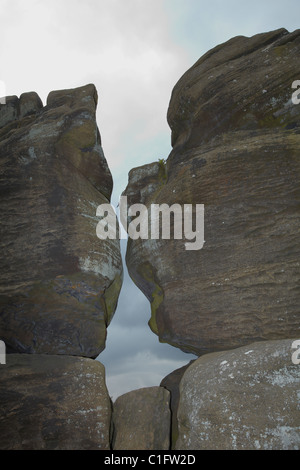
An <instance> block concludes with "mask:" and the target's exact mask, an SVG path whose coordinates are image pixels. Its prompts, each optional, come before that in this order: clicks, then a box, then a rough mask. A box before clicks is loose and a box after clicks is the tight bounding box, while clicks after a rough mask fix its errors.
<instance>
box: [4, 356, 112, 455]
mask: <svg viewBox="0 0 300 470" xmlns="http://www.w3.org/2000/svg"><path fill="white" fill-rule="evenodd" d="M110 423H111V403H110V398H109V395H108V393H107V389H106V385H105V371H104V367H103V365H102V364H101V363H100V362H98V361H94V360H92V359H87V358H79V357H68V356H47V355H37V354H9V355H8V356H7V363H6V365H5V366H1V381H0V437H1V439H0V449H1V450H99V449H101V450H109V449H110V441H109V440H110Z"/></svg>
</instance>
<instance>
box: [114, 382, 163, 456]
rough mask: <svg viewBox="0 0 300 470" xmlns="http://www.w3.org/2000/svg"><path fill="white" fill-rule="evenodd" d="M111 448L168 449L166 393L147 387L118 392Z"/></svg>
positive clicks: (160, 388)
mask: <svg viewBox="0 0 300 470" xmlns="http://www.w3.org/2000/svg"><path fill="white" fill-rule="evenodd" d="M113 426H114V432H113V442H112V448H113V450H168V449H169V448H170V428H171V412H170V394H169V392H168V390H165V389H164V388H162V387H148V388H141V389H138V390H133V391H131V392H128V393H125V394H124V395H121V396H120V397H119V398H117V400H116V401H115V403H114V405H113Z"/></svg>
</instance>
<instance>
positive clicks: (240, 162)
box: [124, 29, 300, 355]
mask: <svg viewBox="0 0 300 470" xmlns="http://www.w3.org/2000/svg"><path fill="white" fill-rule="evenodd" d="M299 52H300V31H299V30H297V31H295V32H294V33H288V32H287V31H286V30H284V29H280V30H277V31H273V32H270V33H264V34H259V35H256V36H254V37H252V38H246V37H236V38H233V39H231V40H230V41H227V42H226V43H225V44H222V45H220V46H217V47H215V48H214V49H212V50H211V51H209V52H207V53H206V54H205V55H204V56H203V57H202V58H201V59H199V61H198V62H197V63H196V64H195V65H194V66H193V67H192V68H191V69H190V70H188V71H187V72H186V73H185V74H184V75H183V77H182V78H181V79H180V80H179V81H178V83H177V84H176V86H175V88H174V90H173V93H172V97H171V101H170V105H169V110H168V122H169V125H170V127H171V130H172V144H173V150H172V152H171V153H170V155H169V157H168V159H167V161H166V163H165V164H164V162H163V161H159V162H155V163H153V164H149V165H145V166H143V167H140V168H136V169H133V170H131V172H130V174H129V182H128V186H127V188H126V190H125V191H124V195H126V196H127V198H128V205H129V206H130V205H131V204H133V203H136V202H140V203H143V204H145V205H146V206H147V208H150V206H151V204H168V205H169V206H172V205H173V204H175V203H177V204H180V205H181V207H183V205H184V204H192V205H193V207H194V208H195V205H196V204H204V207H205V229H204V230H205V244H204V247H203V248H202V249H201V250H191V251H187V250H186V249H185V242H186V240H185V239H182V240H175V239H171V240H163V239H159V240H151V239H150V238H149V239H148V240H141V239H138V240H129V243H128V248H127V256H126V261H127V266H128V269H129V273H130V275H131V277H132V279H133V280H134V282H135V283H136V284H137V285H138V287H139V288H140V289H141V290H142V291H143V292H144V294H145V295H146V296H147V297H148V299H149V300H150V302H151V305H152V317H151V320H150V326H151V328H152V330H153V331H154V332H155V333H156V334H157V335H158V336H159V338H160V340H161V341H162V342H168V343H170V344H172V345H174V346H177V347H179V348H181V349H182V350H183V351H187V352H192V353H194V354H196V355H201V354H204V353H208V352H213V351H222V350H227V349H231V348H237V347H240V346H242V345H246V344H249V343H251V342H254V341H259V340H275V339H284V338H294V337H297V336H299V305H300V275H299V274H300V267H299V259H300V246H299V201H300V176H299V175H300V159H299V153H300V140H299V127H300V106H299V105H298V106H297V105H295V104H294V103H293V101H292V99H291V98H292V93H293V89H292V83H293V81H295V80H297V79H299V61H297V60H295V57H298V56H299ZM149 212H150V211H149Z"/></svg>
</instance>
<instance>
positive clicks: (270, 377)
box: [175, 340, 300, 450]
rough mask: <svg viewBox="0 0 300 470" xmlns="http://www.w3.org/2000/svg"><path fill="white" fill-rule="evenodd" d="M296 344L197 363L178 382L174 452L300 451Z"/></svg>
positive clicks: (258, 346) (258, 347)
mask: <svg viewBox="0 0 300 470" xmlns="http://www.w3.org/2000/svg"><path fill="white" fill-rule="evenodd" d="M294 354H295V349H294V348H293V341H292V340H282V341H266V342H264V341H263V342H259V343H253V344H251V345H248V346H244V347H242V348H238V349H236V350H231V351H225V352H217V353H211V354H206V355H204V356H202V357H201V358H199V359H197V360H196V361H195V362H194V363H193V364H192V365H191V366H190V367H189V368H188V369H187V371H186V372H185V374H184V375H183V378H182V380H181V382H180V402H179V409H178V415H177V418H178V428H179V437H178V440H177V443H176V446H175V449H176V450H187V449H188V450H199V449H201V450H259V449H261V450H299V449H300V412H299V380H300V366H299V364H296V363H294V362H297V361H293V355H294Z"/></svg>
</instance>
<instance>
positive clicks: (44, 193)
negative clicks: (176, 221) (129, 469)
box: [0, 85, 122, 450]
mask: <svg viewBox="0 0 300 470" xmlns="http://www.w3.org/2000/svg"><path fill="white" fill-rule="evenodd" d="M96 107H97V92H96V89H95V87H94V85H87V86H83V87H81V88H76V89H72V90H62V91H54V92H51V93H50V94H49V96H48V99H47V105H46V106H43V104H42V102H41V100H40V98H39V97H38V95H37V94H36V93H24V94H23V95H21V96H20V98H17V97H16V96H13V97H7V98H6V103H5V104H3V105H1V106H0V169H1V173H0V188H1V200H0V206H1V221H0V224H1V242H0V251H1V257H0V259H1V261H0V263H1V269H0V272H1V274H0V339H1V340H2V341H3V342H4V343H5V345H6V352H7V353H8V354H7V359H6V364H5V365H1V388H0V402H1V413H0V448H2V449H34V450H38V449H74V450H76V449H78V450H81V449H109V448H110V422H111V403H110V399H109V395H108V392H107V389H106V385H105V371H104V367H103V366H102V364H100V363H99V362H98V361H94V360H92V359H94V358H96V357H97V356H98V355H99V354H100V352H101V351H102V350H103V349H104V347H105V340H106V328H107V326H108V325H109V323H110V321H111V319H112V316H113V314H114V311H115V308H116V305H117V300H118V296H119V291H120V288H121V283H122V261H121V256H120V249H119V242H118V241H117V240H107V241H104V240H99V239H98V238H97V235H96V226H97V222H98V221H99V220H98V218H97V217H96V209H97V207H98V206H99V205H100V204H103V203H105V204H107V203H109V201H110V196H111V191H112V177H111V174H110V171H109V168H108V165H107V162H106V159H105V157H104V154H103V150H102V146H101V139H100V133H99V130H98V127H97V124H96Z"/></svg>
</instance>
